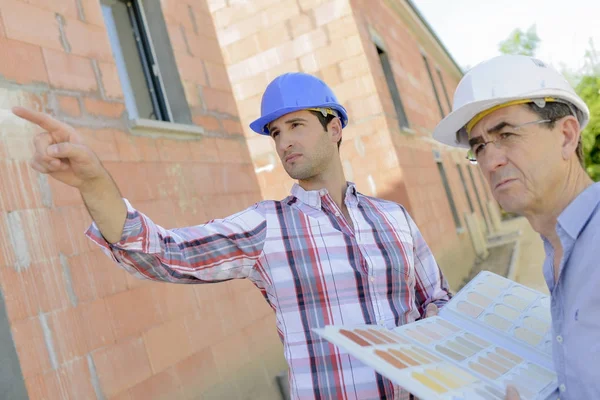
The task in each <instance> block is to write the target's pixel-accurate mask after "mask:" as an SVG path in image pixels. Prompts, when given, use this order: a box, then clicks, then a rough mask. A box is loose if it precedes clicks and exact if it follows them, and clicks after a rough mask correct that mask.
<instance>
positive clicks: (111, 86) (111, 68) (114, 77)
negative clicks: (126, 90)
mask: <svg viewBox="0 0 600 400" xmlns="http://www.w3.org/2000/svg"><path fill="white" fill-rule="evenodd" d="M98 68H99V69H100V76H101V78H102V87H103V88H104V93H105V94H106V96H108V97H110V98H113V99H122V98H123V89H122V87H121V81H120V79H119V72H118V70H117V66H116V64H115V63H114V62H110V63H106V62H99V63H98Z"/></svg>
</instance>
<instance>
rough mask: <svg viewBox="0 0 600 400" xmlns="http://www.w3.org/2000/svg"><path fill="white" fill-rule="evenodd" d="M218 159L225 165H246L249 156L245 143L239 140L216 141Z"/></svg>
mask: <svg viewBox="0 0 600 400" xmlns="http://www.w3.org/2000/svg"><path fill="white" fill-rule="evenodd" d="M217 148H218V149H219V159H220V160H221V161H222V162H225V163H248V162H250V156H249V153H248V147H247V146H246V143H245V142H243V141H240V140H225V139H222V140H218V141H217Z"/></svg>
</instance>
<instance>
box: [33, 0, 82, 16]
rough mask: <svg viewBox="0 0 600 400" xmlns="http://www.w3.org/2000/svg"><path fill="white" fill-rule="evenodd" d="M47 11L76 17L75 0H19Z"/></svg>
mask: <svg viewBox="0 0 600 400" xmlns="http://www.w3.org/2000/svg"><path fill="white" fill-rule="evenodd" d="M21 1H23V2H25V3H29V4H31V5H34V6H36V7H39V8H43V9H45V10H47V11H51V12H55V13H58V14H61V15H63V16H69V17H73V18H77V3H76V1H77V0H56V1H53V2H51V3H49V2H47V1H45V0H21Z"/></svg>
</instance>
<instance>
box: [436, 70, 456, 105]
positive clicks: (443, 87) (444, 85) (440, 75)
mask: <svg viewBox="0 0 600 400" xmlns="http://www.w3.org/2000/svg"><path fill="white" fill-rule="evenodd" d="M436 69H437V73H438V77H439V78H440V85H442V91H443V92H444V97H445V98H446V103H448V110H449V111H451V110H452V103H451V102H450V96H448V91H447V90H446V84H445V83H444V77H443V76H442V71H440V70H439V68H436Z"/></svg>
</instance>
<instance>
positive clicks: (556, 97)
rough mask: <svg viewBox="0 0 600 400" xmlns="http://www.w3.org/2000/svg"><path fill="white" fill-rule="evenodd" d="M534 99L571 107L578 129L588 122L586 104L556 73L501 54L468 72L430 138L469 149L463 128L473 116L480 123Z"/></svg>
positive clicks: (527, 59)
mask: <svg viewBox="0 0 600 400" xmlns="http://www.w3.org/2000/svg"><path fill="white" fill-rule="evenodd" d="M537 99H540V100H545V101H558V102H566V103H567V104H570V105H572V106H574V107H575V108H576V110H577V113H576V114H577V118H578V119H579V124H580V125H581V129H583V128H584V127H585V125H586V124H587V123H588V121H589V118H590V111H589V109H588V107H587V105H586V104H585V102H584V101H583V100H582V99H581V98H580V97H579V96H578V95H577V94H576V93H575V91H574V90H573V88H572V87H571V85H570V84H569V82H567V80H566V79H565V78H564V77H563V76H562V75H561V74H560V73H559V72H558V71H556V70H555V69H554V68H552V67H551V66H549V65H547V64H545V63H543V62H542V61H540V60H538V59H536V58H533V57H528V56H518V55H504V56H498V57H494V58H492V59H490V60H488V61H484V62H482V63H480V64H478V65H476V66H475V67H473V68H472V69H471V70H470V71H469V72H467V74H466V75H465V76H464V77H463V78H462V79H461V81H460V82H459V84H458V87H457V88H456V91H455V93H454V103H453V107H452V112H451V113H450V114H448V115H447V116H446V117H445V118H444V119H443V120H442V121H441V122H440V123H439V124H438V125H437V127H436V128H435V130H434V131H433V137H434V138H435V139H436V140H438V141H439V142H442V143H444V144H447V145H450V146H454V147H467V148H468V147H469V145H468V138H467V135H466V132H465V130H464V129H462V128H463V127H465V126H466V125H467V124H468V123H469V122H470V121H472V120H473V121H475V120H474V119H476V117H478V118H477V119H476V120H477V121H479V120H480V119H481V118H482V117H483V116H485V115H487V113H485V112H486V111H488V112H489V111H490V110H491V109H497V108H501V107H502V106H506V105H510V104H523V103H529V102H532V101H534V100H537ZM542 104H543V103H542ZM482 113H483V114H482ZM482 115H483V116H482ZM472 124H473V123H472Z"/></svg>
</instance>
